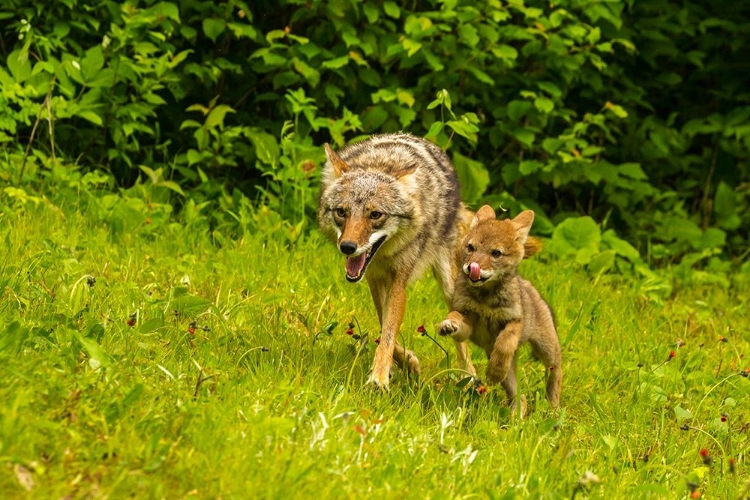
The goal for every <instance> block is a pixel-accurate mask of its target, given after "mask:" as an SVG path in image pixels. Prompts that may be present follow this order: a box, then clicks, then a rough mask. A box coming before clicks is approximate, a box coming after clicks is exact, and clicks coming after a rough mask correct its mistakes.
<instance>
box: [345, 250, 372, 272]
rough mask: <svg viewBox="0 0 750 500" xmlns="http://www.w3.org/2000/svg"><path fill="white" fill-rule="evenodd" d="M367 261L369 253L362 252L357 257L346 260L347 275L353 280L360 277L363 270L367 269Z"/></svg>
mask: <svg viewBox="0 0 750 500" xmlns="http://www.w3.org/2000/svg"><path fill="white" fill-rule="evenodd" d="M365 259H367V252H362V253H361V254H359V255H357V256H356V257H347V258H346V274H347V275H349V276H351V277H352V278H356V277H358V276H359V273H361V272H362V268H364V267H365Z"/></svg>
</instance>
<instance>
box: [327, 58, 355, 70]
mask: <svg viewBox="0 0 750 500" xmlns="http://www.w3.org/2000/svg"><path fill="white" fill-rule="evenodd" d="M347 64H349V56H341V57H337V58H335V59H329V60H328V61H324V62H323V64H321V66H322V67H324V68H328V69H338V68H343V67H344V66H346V65H347Z"/></svg>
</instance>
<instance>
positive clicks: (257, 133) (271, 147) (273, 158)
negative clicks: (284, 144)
mask: <svg viewBox="0 0 750 500" xmlns="http://www.w3.org/2000/svg"><path fill="white" fill-rule="evenodd" d="M247 135H248V137H249V138H250V140H251V141H252V143H253V146H255V154H256V156H257V157H258V159H259V160H260V161H261V162H263V163H265V164H266V165H270V166H275V165H277V164H278V161H279V154H280V150H279V144H278V143H277V142H276V138H275V137H274V136H272V135H271V134H269V133H268V132H264V131H262V130H259V129H250V130H249V131H248V132H247Z"/></svg>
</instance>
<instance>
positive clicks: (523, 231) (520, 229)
mask: <svg viewBox="0 0 750 500" xmlns="http://www.w3.org/2000/svg"><path fill="white" fill-rule="evenodd" d="M533 223H534V211H533V210H524V211H523V212H521V213H520V214H518V215H516V218H515V219H513V224H515V226H516V240H517V241H519V242H521V244H522V245H523V244H524V243H526V238H528V237H529V231H530V230H531V224H533Z"/></svg>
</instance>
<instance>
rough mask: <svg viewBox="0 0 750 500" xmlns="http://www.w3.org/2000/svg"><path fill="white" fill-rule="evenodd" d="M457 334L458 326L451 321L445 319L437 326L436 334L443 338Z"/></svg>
mask: <svg viewBox="0 0 750 500" xmlns="http://www.w3.org/2000/svg"><path fill="white" fill-rule="evenodd" d="M457 332H458V325H457V324H456V323H454V322H453V320H450V319H446V320H444V321H443V322H442V323H440V324H439V325H438V333H439V334H440V335H443V336H446V335H447V336H453V335H455V334H456V333H457Z"/></svg>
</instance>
